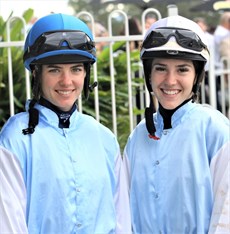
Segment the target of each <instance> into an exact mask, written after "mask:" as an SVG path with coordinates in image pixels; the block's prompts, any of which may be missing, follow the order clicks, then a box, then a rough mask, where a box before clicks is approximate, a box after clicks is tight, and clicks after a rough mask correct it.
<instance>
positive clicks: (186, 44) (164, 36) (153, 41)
mask: <svg viewBox="0 0 230 234" xmlns="http://www.w3.org/2000/svg"><path fill="white" fill-rule="evenodd" d="M172 36H174V37H175V38H176V41H177V43H178V44H179V45H180V46H182V47H183V48H186V49H190V50H194V51H198V52H200V51H202V50H203V49H207V46H206V45H205V44H204V43H203V42H202V41H201V39H200V38H199V36H198V35H197V34H196V33H194V32H192V31H190V30H187V29H180V28H163V27H162V28H157V29H154V30H153V31H152V32H151V33H150V34H149V35H148V36H147V37H146V39H145V40H144V42H143V45H142V47H144V48H145V49H150V48H154V47H159V46H162V45H164V44H166V43H167V42H168V40H169V38H170V37H172Z"/></svg>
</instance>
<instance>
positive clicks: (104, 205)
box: [0, 105, 131, 234]
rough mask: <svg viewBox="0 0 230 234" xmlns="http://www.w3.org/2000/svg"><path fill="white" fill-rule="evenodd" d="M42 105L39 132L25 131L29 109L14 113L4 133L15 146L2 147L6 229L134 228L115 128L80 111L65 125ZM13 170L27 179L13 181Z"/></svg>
mask: <svg viewBox="0 0 230 234" xmlns="http://www.w3.org/2000/svg"><path fill="white" fill-rule="evenodd" d="M36 108H37V109H38V110H39V124H38V125H37V127H36V128H35V132H34V133H33V134H31V135H23V134H22V129H25V128H27V126H28V112H23V113H19V114H17V115H15V116H13V117H11V118H10V119H9V120H8V122H7V123H6V124H5V126H4V127H3V129H2V132H1V135H0V144H1V145H2V146H3V147H4V148H5V149H7V150H8V151H9V152H8V154H6V153H5V151H4V150H2V151H0V152H1V155H0V156H1V160H2V161H4V160H5V162H6V163H5V164H4V169H2V171H3V176H2V178H3V179H4V180H5V184H6V189H5V190H4V188H3V189H2V188H1V189H2V190H3V194H2V196H1V197H0V203H2V208H1V206H0V208H1V209H2V211H3V213H1V215H2V216H1V218H2V220H3V222H5V223H6V227H5V229H6V231H8V233H11V232H12V233H13V231H14V233H27V232H28V233H31V234H37V233H41V234H70V233H79V234H93V233H95V234H96V233H98V234H102V233H103V234H109V233H130V226H131V225H130V213H129V202H128V193H127V192H128V190H127V186H126V180H125V179H124V169H123V166H122V160H121V156H120V151H119V146H118V143H117V141H116V138H115V136H114V135H113V134H112V132H111V131H110V130H108V129H107V128H105V127H104V126H103V125H101V124H100V123H99V122H97V121H96V120H95V119H93V118H92V117H90V116H87V115H83V114H81V113H79V112H78V111H75V112H74V113H73V114H72V116H71V118H70V127H69V128H66V129H61V128H58V117H57V115H56V114H55V113H54V112H52V111H51V110H50V109H47V108H46V107H44V106H40V105H36ZM6 157H11V159H10V160H9V158H8V159H6ZM15 165H16V166H15ZM15 167H17V170H14V169H15ZM18 168H19V169H18ZM10 171H11V172H12V177H13V175H14V173H16V172H17V174H16V175H15V177H18V178H20V177H22V178H23V179H22V180H21V181H20V182H18V181H17V179H14V178H13V180H15V181H11V179H10V178H8V176H7V175H9V174H10ZM13 171H14V172H13ZM15 171H16V172H15ZM7 186H9V188H7ZM17 195H20V196H17ZM9 196H11V197H13V198H14V199H11V200H12V201H11V205H9V204H7V202H6V200H7V199H8V197H9ZM4 198H5V199H6V200H4ZM23 209H26V210H23ZM15 210H16V211H15ZM15 214H16V215H17V217H15ZM19 214H20V215H19ZM7 223H9V225H8V226H7ZM26 226H27V228H28V230H26V228H25V227H26Z"/></svg>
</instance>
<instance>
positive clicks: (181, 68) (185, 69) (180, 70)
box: [178, 67, 189, 73]
mask: <svg viewBox="0 0 230 234" xmlns="http://www.w3.org/2000/svg"><path fill="white" fill-rule="evenodd" d="M178 71H179V72H180V73H185V72H188V71H189V69H188V68H187V67H180V68H179V69H178Z"/></svg>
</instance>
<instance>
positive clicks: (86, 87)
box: [83, 63, 97, 100]
mask: <svg viewBox="0 0 230 234" xmlns="http://www.w3.org/2000/svg"><path fill="white" fill-rule="evenodd" d="M90 66H91V64H90V63H87V64H85V70H86V76H85V81H84V87H83V91H84V96H85V99H86V100H87V99H88V98H89V92H93V89H94V88H95V87H96V86H97V82H96V81H95V82H93V83H92V84H89V81H90Z"/></svg>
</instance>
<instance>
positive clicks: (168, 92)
mask: <svg viewBox="0 0 230 234" xmlns="http://www.w3.org/2000/svg"><path fill="white" fill-rule="evenodd" d="M163 92H164V93H166V94H169V95H174V94H177V93H179V91H178V90H163Z"/></svg>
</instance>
